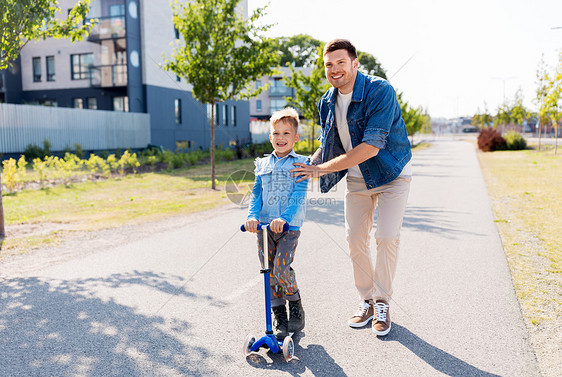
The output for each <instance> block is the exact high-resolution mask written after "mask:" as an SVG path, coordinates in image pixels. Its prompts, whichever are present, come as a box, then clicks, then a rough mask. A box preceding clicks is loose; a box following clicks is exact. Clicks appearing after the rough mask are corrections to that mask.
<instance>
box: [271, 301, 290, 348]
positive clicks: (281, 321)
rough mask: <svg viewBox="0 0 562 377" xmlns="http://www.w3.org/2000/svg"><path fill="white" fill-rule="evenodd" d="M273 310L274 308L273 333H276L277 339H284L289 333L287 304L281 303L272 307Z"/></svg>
mask: <svg viewBox="0 0 562 377" xmlns="http://www.w3.org/2000/svg"><path fill="white" fill-rule="evenodd" d="M271 310H273V335H275V337H276V338H277V340H283V339H285V337H286V336H287V335H289V332H288V328H287V327H288V324H289V320H288V319H287V308H286V307H285V305H279V306H274V307H272V308H271Z"/></svg>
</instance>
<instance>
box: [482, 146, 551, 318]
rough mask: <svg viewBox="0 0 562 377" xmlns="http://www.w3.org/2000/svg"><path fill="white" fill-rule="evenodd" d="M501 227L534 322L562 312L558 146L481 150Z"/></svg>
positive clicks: (525, 309)
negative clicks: (543, 148)
mask: <svg viewBox="0 0 562 377" xmlns="http://www.w3.org/2000/svg"><path fill="white" fill-rule="evenodd" d="M478 156H479V160H480V163H481V166H482V168H483V173H484V177H485V179H486V182H487V186H488V191H489V193H490V196H491V199H492V204H493V209H494V214H495V217H496V220H495V222H496V225H497V227H498V230H499V232H500V235H501V237H502V242H503V246H504V250H505V252H506V256H507V259H508V262H509V266H510V269H511V272H512V277H513V282H514V286H515V289H516V292H517V296H518V298H519V300H520V303H521V307H522V308H523V313H524V316H525V317H526V320H527V321H528V323H530V324H532V325H534V326H539V325H541V324H542V323H544V321H553V320H555V318H556V317H557V316H560V315H561V314H562V311H561V306H560V305H561V304H562V303H561V302H560V297H561V290H562V288H561V284H560V283H561V280H562V236H561V234H560V230H561V225H560V224H562V200H561V196H560V195H561V193H562V156H560V155H558V156H555V155H554V154H553V152H552V150H548V151H543V152H537V151H535V150H524V151H502V152H492V153H479V154H478Z"/></svg>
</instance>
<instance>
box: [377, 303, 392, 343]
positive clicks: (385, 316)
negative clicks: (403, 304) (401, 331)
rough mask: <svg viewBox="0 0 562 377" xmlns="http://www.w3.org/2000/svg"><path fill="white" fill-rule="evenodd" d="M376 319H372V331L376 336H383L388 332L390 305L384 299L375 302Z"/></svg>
mask: <svg viewBox="0 0 562 377" xmlns="http://www.w3.org/2000/svg"><path fill="white" fill-rule="evenodd" d="M374 307H375V311H376V314H377V319H376V321H373V332H374V333H375V334H377V335H378V336H385V335H386V334H388V333H389V332H390V327H391V325H392V324H391V323H390V306H389V305H388V302H386V301H385V300H377V301H376V302H375V305H374Z"/></svg>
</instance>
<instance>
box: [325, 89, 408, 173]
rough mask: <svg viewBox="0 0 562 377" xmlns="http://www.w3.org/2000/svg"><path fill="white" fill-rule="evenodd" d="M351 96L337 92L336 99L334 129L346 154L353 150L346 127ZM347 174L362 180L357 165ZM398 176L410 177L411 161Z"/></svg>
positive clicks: (350, 94) (348, 170) (347, 127)
mask: <svg viewBox="0 0 562 377" xmlns="http://www.w3.org/2000/svg"><path fill="white" fill-rule="evenodd" d="M352 95H353V92H351V93H348V94H342V92H340V91H339V90H338V97H337V99H336V127H337V128H338V133H339V135H340V140H341V143H342V145H343V149H344V150H345V151H346V152H349V151H350V150H352V149H353V145H352V144H351V136H350V135H349V126H348V125H347V108H348V107H349V104H350V103H351V96H352ZM347 174H348V175H349V176H350V177H357V178H363V174H362V173H361V169H359V165H356V166H353V167H351V168H349V169H347ZM400 175H401V176H411V175H412V160H410V161H408V163H407V164H406V165H405V166H404V169H402V172H401V173H400Z"/></svg>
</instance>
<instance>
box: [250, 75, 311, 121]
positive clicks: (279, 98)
mask: <svg viewBox="0 0 562 377" xmlns="http://www.w3.org/2000/svg"><path fill="white" fill-rule="evenodd" d="M295 69H296V70H297V71H302V72H303V73H304V74H305V75H309V74H311V73H312V68H310V67H306V68H302V67H297V68H295ZM284 77H291V69H290V68H288V67H281V68H280V69H279V70H278V72H277V73H276V74H275V75H272V76H263V77H262V78H261V79H260V80H258V81H256V87H260V86H265V85H269V87H268V89H267V90H264V91H263V92H261V93H260V95H259V96H257V97H255V98H252V99H251V100H250V117H251V118H252V119H257V120H268V119H269V118H270V117H271V114H273V113H274V112H275V111H277V110H281V109H282V108H284V107H285V106H287V100H286V99H285V98H286V97H292V98H294V97H295V89H293V88H290V87H287V86H286V85H285V81H284V80H283V78H284Z"/></svg>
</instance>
